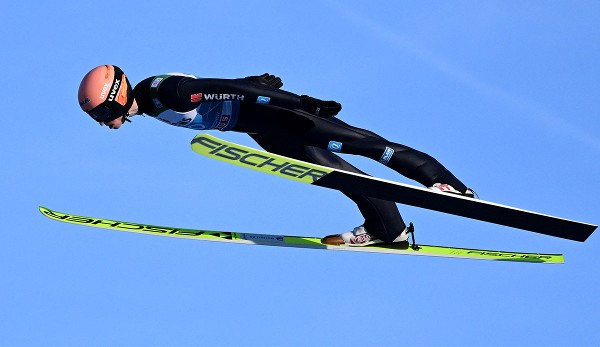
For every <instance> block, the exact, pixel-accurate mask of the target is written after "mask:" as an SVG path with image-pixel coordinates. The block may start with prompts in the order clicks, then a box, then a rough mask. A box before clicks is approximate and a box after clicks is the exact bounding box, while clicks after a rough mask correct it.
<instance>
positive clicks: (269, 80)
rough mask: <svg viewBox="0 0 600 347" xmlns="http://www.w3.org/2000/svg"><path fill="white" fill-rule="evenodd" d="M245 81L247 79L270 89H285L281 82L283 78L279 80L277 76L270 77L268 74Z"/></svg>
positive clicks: (250, 77) (251, 77)
mask: <svg viewBox="0 0 600 347" xmlns="http://www.w3.org/2000/svg"><path fill="white" fill-rule="evenodd" d="M244 79H247V80H249V81H252V82H254V83H258V84H262V85H266V86H269V87H271V88H275V89H279V88H281V87H283V82H281V78H279V77H277V76H275V75H270V74H268V73H264V74H262V75H260V76H248V77H244Z"/></svg>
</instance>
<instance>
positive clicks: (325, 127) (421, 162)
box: [234, 105, 467, 193]
mask: <svg viewBox="0 0 600 347" xmlns="http://www.w3.org/2000/svg"><path fill="white" fill-rule="evenodd" d="M234 130H235V131H242V132H250V133H252V132H256V133H277V134H285V135H286V136H288V137H289V138H290V139H292V138H295V141H302V142H303V143H304V144H306V145H310V146H314V147H318V148H322V149H330V150H334V151H339V152H340V153H347V154H355V155H361V156H365V157H368V158H371V159H373V160H377V161H380V162H382V163H383V164H385V165H387V166H389V167H390V168H391V169H393V170H395V171H396V172H398V173H400V174H401V175H404V176H406V177H408V178H410V179H413V180H415V181H417V182H419V183H421V184H423V185H424V186H426V187H431V186H432V185H433V184H434V183H443V184H450V185H451V186H453V187H454V188H455V189H456V190H458V191H460V192H462V193H465V192H466V190H467V187H466V186H465V185H464V184H463V183H462V182H461V181H460V180H459V179H458V178H456V177H455V176H454V175H453V174H452V173H451V172H450V171H449V170H448V169H446V168H445V167H444V166H443V165H442V164H441V163H440V162H438V161H437V160H436V159H435V158H433V157H431V156H430V155H428V154H426V153H423V152H420V151H417V150H415V149H413V148H410V147H407V146H404V145H401V144H399V143H394V142H390V141H388V140H386V139H384V138H383V137H381V136H379V135H377V134H375V133H373V132H371V131H368V130H365V129H361V128H357V127H353V126H351V125H348V124H346V123H344V122H342V121H341V120H339V119H337V118H320V117H318V116H315V115H312V114H309V113H307V112H302V111H298V110H287V109H282V108H277V107H262V106H261V105H246V106H244V107H243V108H242V112H240V120H239V122H238V126H236V127H235V128H234Z"/></svg>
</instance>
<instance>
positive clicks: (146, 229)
mask: <svg viewBox="0 0 600 347" xmlns="http://www.w3.org/2000/svg"><path fill="white" fill-rule="evenodd" d="M39 209H40V212H41V213H42V214H43V215H44V216H46V217H48V218H51V219H54V220H56V221H60V222H65V223H72V224H77V225H84V226H90V227H96V228H104V229H112V230H119V231H127V232H133V233H139V234H150V235H161V236H168V237H176V238H186V239H194V240H203V241H216V242H231V243H241V244H251V245H264V246H278V247H295V248H313V249H326V250H337V251H352V252H368V253H388V254H406V255H420V256H433V257H449V258H466V259H478V260H496V261H510V262H525V263H544V264H562V263H564V262H565V261H564V257H563V255H562V254H542V253H521V252H504V251H492V250H481V249H468V248H455V247H443V246H428V245H418V249H414V248H417V247H414V248H413V247H412V245H411V246H410V247H408V248H407V249H400V248H396V247H393V246H390V245H371V246H366V247H351V246H346V245H339V246H334V245H325V244H323V243H321V239H320V238H318V237H305V236H287V235H270V234H252V233H239V232H226V231H211V230H196V229H185V228H173V227H164V226H156V225H149V224H141V223H131V222H122V221H116V220H111V219H103V218H95V217H86V216H78V215H74V214H68V213H62V212H57V211H53V210H50V209H48V208H45V207H42V206H40V208H39Z"/></svg>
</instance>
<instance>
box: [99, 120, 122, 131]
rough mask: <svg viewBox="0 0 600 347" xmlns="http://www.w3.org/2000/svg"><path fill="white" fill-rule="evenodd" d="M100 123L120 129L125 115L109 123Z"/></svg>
mask: <svg viewBox="0 0 600 347" xmlns="http://www.w3.org/2000/svg"><path fill="white" fill-rule="evenodd" d="M98 123H99V124H100V125H106V126H108V127H109V128H111V129H119V128H120V127H121V126H122V125H123V117H119V118H117V119H113V120H111V121H110V122H108V123H104V122H98Z"/></svg>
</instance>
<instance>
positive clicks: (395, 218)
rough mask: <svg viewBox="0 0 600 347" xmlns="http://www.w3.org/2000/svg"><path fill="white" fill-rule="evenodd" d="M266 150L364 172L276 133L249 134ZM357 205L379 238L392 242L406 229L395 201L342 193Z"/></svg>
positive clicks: (331, 154) (331, 155) (372, 233)
mask: <svg viewBox="0 0 600 347" xmlns="http://www.w3.org/2000/svg"><path fill="white" fill-rule="evenodd" d="M250 136H252V138H253V139H254V140H255V141H256V142H257V143H258V144H259V145H260V146H261V147H262V148H264V149H265V150H267V151H269V152H271V153H276V154H280V155H284V156H288V157H291V158H295V159H299V160H303V161H308V162H311V163H315V164H319V165H324V166H328V167H332V168H336V169H342V170H346V171H350V172H356V173H362V174H364V173H363V172H361V171H360V170H358V169H357V168H355V167H354V166H352V165H350V164H349V163H348V162H346V161H344V160H343V159H342V158H340V157H338V156H337V155H335V154H333V153H331V152H329V151H327V150H325V149H321V148H316V147H311V146H303V145H302V144H299V143H296V142H294V141H290V139H289V137H286V136H281V134H277V135H264V134H263V135H258V134H253V135H250ZM342 193H344V194H345V195H346V196H347V197H349V198H350V199H352V201H354V202H355V203H356V205H357V206H358V209H359V210H360V212H361V214H362V215H363V217H364V218H365V222H364V227H365V229H366V230H367V231H368V232H369V233H370V234H371V235H373V236H375V237H376V238H378V239H380V240H382V241H384V242H391V241H392V240H394V239H395V238H396V237H397V236H398V235H400V233H401V232H402V231H403V230H404V229H405V228H406V225H405V224H404V221H403V220H402V217H401V216H400V213H399V212H398V208H397V206H396V204H395V203H393V202H390V201H385V200H380V199H375V198H370V197H366V196H362V195H358V194H353V193H348V192H343V191H342Z"/></svg>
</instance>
